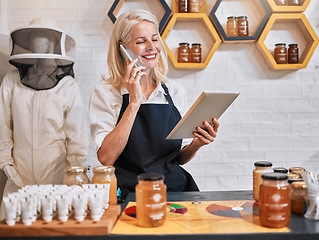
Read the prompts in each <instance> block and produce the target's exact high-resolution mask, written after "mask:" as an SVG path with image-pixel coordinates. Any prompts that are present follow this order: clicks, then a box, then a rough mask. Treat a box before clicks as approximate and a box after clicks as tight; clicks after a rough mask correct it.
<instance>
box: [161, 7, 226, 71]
mask: <svg viewBox="0 0 319 240" xmlns="http://www.w3.org/2000/svg"><path fill="white" fill-rule="evenodd" d="M177 24H179V25H180V24H181V25H182V26H185V29H183V30H185V31H186V30H187V31H188V32H191V30H192V29H191V28H190V26H191V24H198V25H199V27H198V28H197V30H202V31H204V30H203V29H205V32H206V33H207V34H208V37H207V38H206V37H203V36H202V39H201V41H204V40H205V41H206V42H201V41H198V40H197V39H196V37H197V38H200V37H201V36H198V35H200V34H193V35H192V37H193V38H194V39H195V40H194V41H193V42H200V43H201V44H202V49H203V46H204V47H205V46H207V51H204V50H205V49H203V51H202V59H203V60H204V61H203V62H202V63H178V62H177V51H176V53H175V54H174V53H173V52H172V50H171V49H177V48H178V42H176V39H174V40H175V41H174V43H173V44H172V45H171V46H169V44H168V43H167V40H168V37H169V35H170V34H174V31H172V30H174V28H176V26H177ZM174 36H175V38H178V37H181V38H182V37H183V36H180V35H179V36H178V35H174ZM162 39H163V42H164V45H165V47H166V49H167V53H168V56H169V58H170V60H171V61H172V63H173V65H174V67H175V68H181V69H186V68H189V69H203V68H206V67H207V65H208V63H209V61H210V59H211V58H212V56H213V54H214V53H215V51H216V50H217V48H218V46H219V45H220V43H221V39H220V37H219V36H218V33H217V32H216V30H215V28H214V26H213V24H212V23H211V21H210V20H209V18H208V16H207V14H206V13H174V14H173V16H172V18H171V19H170V21H169V22H168V24H167V26H166V28H165V29H164V31H163V34H162ZM189 40H191V39H188V40H185V39H181V40H180V41H183V42H185V41H186V42H187V41H189ZM177 41H178V40H177Z"/></svg>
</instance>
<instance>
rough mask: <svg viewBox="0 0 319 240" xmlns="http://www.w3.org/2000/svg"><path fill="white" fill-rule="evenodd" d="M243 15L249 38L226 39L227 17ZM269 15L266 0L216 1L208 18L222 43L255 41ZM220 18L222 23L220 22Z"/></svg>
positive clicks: (269, 11)
mask: <svg viewBox="0 0 319 240" xmlns="http://www.w3.org/2000/svg"><path fill="white" fill-rule="evenodd" d="M243 15H247V17H248V24H249V36H238V37H228V36H227V34H226V31H227V30H226V23H227V17H228V16H237V17H238V16H243ZM270 15H271V9H270V7H269V5H268V4H267V2H266V0H217V1H216V3H215V5H214V7H213V9H212V11H211V12H210V17H211V19H212V21H213V23H214V25H215V26H216V28H217V31H218V33H219V34H220V36H221V38H222V41H223V42H224V43H236V42H242V43H249V42H255V41H257V39H258V37H259V36H260V34H261V32H262V30H263V29H264V27H265V25H266V23H267V21H268V19H269V17H270ZM221 18H223V19H224V21H221ZM221 22H224V24H222V23H221ZM223 25H224V26H223Z"/></svg>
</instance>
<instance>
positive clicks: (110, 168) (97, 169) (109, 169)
mask: <svg viewBox="0 0 319 240" xmlns="http://www.w3.org/2000/svg"><path fill="white" fill-rule="evenodd" d="M114 171H115V167H113V166H97V167H94V168H93V172H114Z"/></svg>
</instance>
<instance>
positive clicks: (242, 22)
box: [237, 16, 249, 37]
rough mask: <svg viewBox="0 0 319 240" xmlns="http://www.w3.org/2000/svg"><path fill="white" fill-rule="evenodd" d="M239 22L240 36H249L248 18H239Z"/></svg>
mask: <svg viewBox="0 0 319 240" xmlns="http://www.w3.org/2000/svg"><path fill="white" fill-rule="evenodd" d="M237 22H238V36H239V37H246V36H248V35H249V26H248V19H247V16H239V17H238V18H237Z"/></svg>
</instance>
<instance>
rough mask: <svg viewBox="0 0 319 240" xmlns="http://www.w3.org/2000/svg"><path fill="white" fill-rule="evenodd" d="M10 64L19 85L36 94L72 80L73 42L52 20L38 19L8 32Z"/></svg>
mask: <svg viewBox="0 0 319 240" xmlns="http://www.w3.org/2000/svg"><path fill="white" fill-rule="evenodd" d="M11 40H12V52H11V56H10V58H9V62H10V63H11V64H12V65H14V66H15V67H17V68H18V69H19V73H20V79H21V83H22V84H23V85H25V86H27V87H31V88H33V89H35V90H46V89H50V88H53V87H55V86H56V85H57V84H58V83H59V81H60V80H61V79H62V78H64V77H65V76H67V75H70V76H72V77H74V73H73V64H74V56H75V41H74V40H73V38H72V37H70V36H69V35H68V34H66V33H65V32H64V31H63V30H62V29H61V28H60V27H59V26H58V24H57V23H56V22H55V21H54V20H53V19H48V18H37V19H34V20H32V21H31V22H30V24H29V25H28V26H25V27H20V28H17V29H15V30H13V31H12V32H11Z"/></svg>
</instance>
